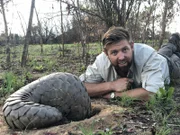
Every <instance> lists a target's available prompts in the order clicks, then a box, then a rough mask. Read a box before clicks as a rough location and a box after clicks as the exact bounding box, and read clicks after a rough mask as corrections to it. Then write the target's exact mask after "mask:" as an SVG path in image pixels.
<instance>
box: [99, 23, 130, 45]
mask: <svg viewBox="0 0 180 135" xmlns="http://www.w3.org/2000/svg"><path fill="white" fill-rule="evenodd" d="M124 39H125V40H127V41H130V40H131V37H130V34H129V32H128V31H127V30H126V29H124V28H122V27H114V26H113V27H111V28H109V30H108V31H107V32H106V33H105V34H104V36H103V39H102V43H103V46H104V48H105V47H106V46H107V45H111V44H113V43H117V42H119V41H121V40H124Z"/></svg>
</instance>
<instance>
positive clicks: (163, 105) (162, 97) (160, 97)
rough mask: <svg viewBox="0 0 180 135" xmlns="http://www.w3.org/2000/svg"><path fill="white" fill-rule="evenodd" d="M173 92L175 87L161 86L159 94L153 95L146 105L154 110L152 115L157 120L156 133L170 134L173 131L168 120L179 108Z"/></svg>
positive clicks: (160, 134)
mask: <svg viewBox="0 0 180 135" xmlns="http://www.w3.org/2000/svg"><path fill="white" fill-rule="evenodd" d="M173 93H174V88H173V87H169V86H166V87H165V88H160V89H159V91H158V92H157V94H155V95H153V96H152V97H151V99H150V100H149V102H147V105H146V106H147V108H148V109H150V110H151V111H152V116H153V118H154V120H155V121H156V122H157V125H156V127H155V129H156V132H155V133H156V134H155V135H168V134H169V133H170V132H171V130H170V128H169V127H168V120H169V118H170V117H171V116H172V115H173V113H174V112H175V110H176V109H177V107H176V104H175V101H174V100H173Z"/></svg>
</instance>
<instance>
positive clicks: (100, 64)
mask: <svg viewBox="0 0 180 135" xmlns="http://www.w3.org/2000/svg"><path fill="white" fill-rule="evenodd" d="M127 77H128V78H131V79H133V80H134V82H133V87H132V88H144V89H146V90H147V91H150V92H154V93H156V92H157V91H158V89H159V88H162V87H164V84H169V83H170V77H169V68H168V64H167V60H166V58H164V57H163V56H161V55H159V54H158V53H157V52H156V51H155V50H154V49H153V48H152V47H150V46H148V45H145V44H140V43H135V44H134V52H133V61H132V65H131V67H130V70H129V73H128V75H127ZM79 78H80V80H81V81H83V82H89V83H101V82H109V81H114V80H117V79H119V78H121V76H119V75H118V74H117V72H116V70H115V68H114V66H113V65H112V64H111V62H110V61H109V59H108V57H107V56H106V54H105V53H104V52H102V53H101V54H99V55H98V56H97V57H96V60H95V62H94V63H93V64H92V65H89V66H88V67H87V70H86V72H85V73H84V74H82V75H81V76H80V77H79Z"/></svg>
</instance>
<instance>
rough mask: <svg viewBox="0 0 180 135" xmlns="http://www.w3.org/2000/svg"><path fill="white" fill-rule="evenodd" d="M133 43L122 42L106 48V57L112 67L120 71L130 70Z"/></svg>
mask: <svg viewBox="0 0 180 135" xmlns="http://www.w3.org/2000/svg"><path fill="white" fill-rule="evenodd" d="M133 45H134V44H133V43H129V42H128V41H127V40H122V41H120V42H118V43H115V44H111V45H107V46H106V50H107V51H106V52H105V53H106V55H107V56H108V58H109V60H110V61H111V63H112V65H114V66H115V67H117V68H119V69H125V68H129V67H130V65H131V62H132V57H133Z"/></svg>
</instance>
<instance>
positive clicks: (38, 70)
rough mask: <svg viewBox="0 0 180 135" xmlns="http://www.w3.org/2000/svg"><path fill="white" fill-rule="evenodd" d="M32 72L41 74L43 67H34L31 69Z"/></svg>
mask: <svg viewBox="0 0 180 135" xmlns="http://www.w3.org/2000/svg"><path fill="white" fill-rule="evenodd" d="M33 70H34V71H37V72H42V71H44V67H43V65H38V66H35V67H34V68H33Z"/></svg>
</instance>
